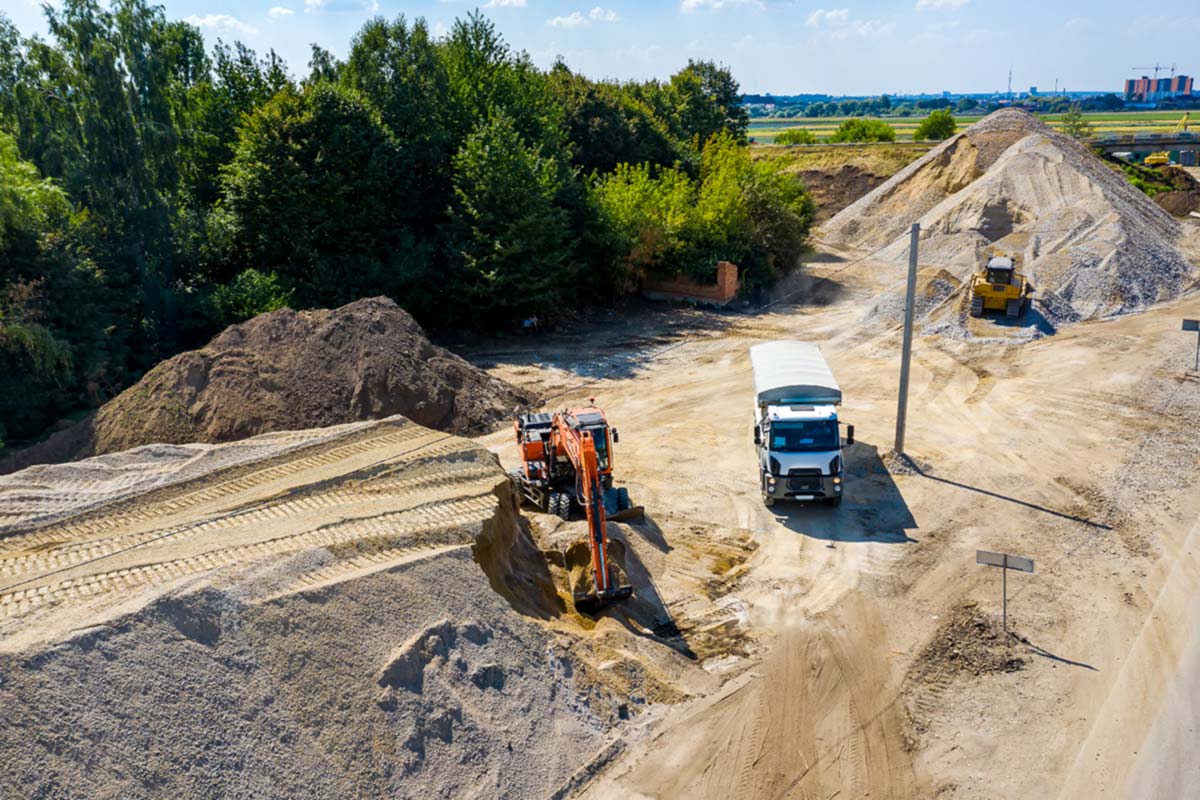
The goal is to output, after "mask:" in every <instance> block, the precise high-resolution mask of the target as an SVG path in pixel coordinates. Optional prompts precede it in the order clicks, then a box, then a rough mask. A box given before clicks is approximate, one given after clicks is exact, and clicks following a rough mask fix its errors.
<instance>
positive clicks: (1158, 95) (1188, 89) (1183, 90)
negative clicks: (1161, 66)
mask: <svg viewBox="0 0 1200 800" xmlns="http://www.w3.org/2000/svg"><path fill="white" fill-rule="evenodd" d="M1191 96H1192V79H1191V78H1190V77H1188V76H1187V75H1176V76H1175V77H1173V78H1150V77H1147V76H1145V75H1143V76H1142V77H1141V78H1138V79H1136V80H1128V81H1125V100H1126V101H1128V102H1131V103H1155V102H1158V101H1159V100H1166V99H1167V98H1169V97H1191Z"/></svg>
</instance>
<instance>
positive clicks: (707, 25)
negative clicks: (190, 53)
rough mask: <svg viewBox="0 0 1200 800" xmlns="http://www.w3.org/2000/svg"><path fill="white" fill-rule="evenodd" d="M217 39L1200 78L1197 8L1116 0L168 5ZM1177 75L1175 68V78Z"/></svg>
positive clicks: (832, 70)
mask: <svg viewBox="0 0 1200 800" xmlns="http://www.w3.org/2000/svg"><path fill="white" fill-rule="evenodd" d="M164 5H165V7H166V12H167V15H168V16H170V17H173V18H183V19H189V20H190V21H191V22H193V23H195V24H197V25H199V26H200V28H201V30H202V31H203V32H204V34H205V36H206V37H207V38H208V39H209V41H210V42H214V41H216V39H217V38H218V37H221V38H224V39H226V40H232V39H241V40H242V41H244V42H245V43H246V44H248V45H250V46H251V47H253V48H254V49H256V50H259V51H265V50H267V49H268V48H271V47H273V48H275V50H276V51H277V52H279V53H280V54H281V55H282V56H283V57H284V58H285V59H286V60H287V61H288V63H289V65H290V66H291V68H292V72H293V73H294V74H302V73H303V72H305V71H306V69H307V67H306V65H307V62H308V54H309V43H310V42H317V43H319V44H321V45H322V46H324V47H326V48H328V49H329V50H331V51H333V52H334V53H335V54H337V55H339V56H341V55H345V53H346V51H347V49H348V46H349V43H350V40H351V38H352V37H353V35H354V33H355V31H357V30H358V28H359V27H360V26H361V25H362V23H363V21H364V20H366V19H368V18H370V17H371V16H374V15H377V14H382V15H384V16H387V17H394V16H396V15H398V14H404V15H406V16H407V17H409V18H410V19H411V18H414V17H424V18H425V19H427V20H428V21H429V23H430V25H431V26H432V27H433V28H434V30H435V31H442V30H446V29H448V28H449V26H450V25H451V24H452V23H453V21H454V19H455V17H458V16H463V15H465V14H466V13H468V12H469V11H470V10H472V9H473V8H476V7H477V6H478V7H482V9H483V11H484V13H485V14H487V15H488V16H489V17H490V18H491V19H493V20H494V21H495V22H496V24H497V26H498V27H499V29H500V30H501V31H502V32H503V34H504V35H505V37H506V38H507V39H508V41H509V43H510V44H512V45H513V46H514V47H515V48H517V49H521V50H525V51H527V52H528V53H529V54H530V55H531V56H532V57H533V59H534V60H535V61H536V62H537V63H538V64H540V65H542V66H548V65H550V64H551V63H553V61H554V58H555V56H557V55H561V56H563V57H564V58H565V59H566V61H567V63H568V64H569V65H570V66H571V67H572V68H573V69H575V70H576V71H579V72H583V73H584V74H586V75H589V76H592V77H598V78H599V77H608V78H620V79H631V78H633V79H644V78H651V77H659V78H662V77H666V76H667V75H669V74H670V73H671V72H673V71H675V70H676V69H678V68H679V67H680V66H682V65H683V64H685V63H686V62H687V59H688V58H689V57H690V58H706V59H713V60H716V61H719V62H722V63H724V64H727V65H728V66H730V67H731V68H732V69H733V72H734V75H735V76H736V77H737V78H738V80H739V81H740V82H741V84H742V88H743V90H744V91H749V92H767V91H769V92H774V93H776V94H789V93H799V92H828V93H832V94H877V93H881V92H893V93H900V92H916V91H943V90H947V91H980V92H983V91H993V90H1004V89H1005V84H1006V82H1007V79H1008V70H1009V66H1010V64H1011V66H1012V69H1013V86H1014V88H1016V89H1027V88H1028V87H1029V86H1031V85H1036V86H1038V87H1039V89H1040V90H1042V91H1049V90H1051V89H1053V87H1054V85H1055V81H1056V80H1057V81H1058V84H1059V86H1060V87H1065V88H1067V89H1080V90H1082V89H1112V90H1113V91H1118V90H1119V89H1120V88H1121V86H1122V82H1123V81H1124V80H1125V79H1126V78H1127V77H1134V73H1133V70H1132V69H1131V68H1132V67H1135V66H1136V67H1141V66H1144V65H1148V64H1149V65H1153V64H1155V63H1163V64H1167V65H1170V64H1172V63H1177V64H1178V67H1179V71H1180V72H1184V73H1187V74H1189V75H1195V74H1197V73H1200V47H1198V46H1197V44H1196V43H1197V34H1198V32H1200V3H1198V2H1197V1H1196V0H1186V2H1185V1H1183V0H1167V1H1166V2H1158V3H1156V4H1154V6H1153V9H1152V10H1151V9H1146V8H1145V6H1143V5H1142V4H1137V3H1132V2H1127V1H1126V2H1109V1H1108V0H1091V1H1090V2H1085V1H1084V0H1065V1H1059V0H1054V1H1051V2H1048V1H1047V0H1041V2H1034V1H1033V0H1007V1H1005V0H876V1H875V2H847V1H846V0H817V1H816V2H812V1H803V0H662V1H661V2H657V1H655V0H642V1H641V2H637V0H471V1H470V2H468V0H422V1H421V2H400V1H399V0H167V2H166V3H165V4H164ZM0 7H3V9H4V12H5V13H6V14H8V16H9V17H10V18H11V19H12V20H13V22H14V23H16V25H17V27H18V28H20V29H21V31H22V32H23V33H29V32H44V30H45V24H44V22H43V20H42V18H41V11H40V8H39V5H38V3H37V2H35V0H0ZM1164 74H1165V73H1164Z"/></svg>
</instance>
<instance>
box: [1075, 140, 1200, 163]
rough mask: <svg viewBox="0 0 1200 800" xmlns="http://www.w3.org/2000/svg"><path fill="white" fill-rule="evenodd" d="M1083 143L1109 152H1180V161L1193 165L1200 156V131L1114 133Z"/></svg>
mask: <svg viewBox="0 0 1200 800" xmlns="http://www.w3.org/2000/svg"><path fill="white" fill-rule="evenodd" d="M1083 143H1084V144H1086V145H1087V146H1089V147H1094V148H1095V149H1097V150H1100V151H1102V152H1105V153H1109V154H1112V153H1138V154H1144V153H1159V152H1164V151H1165V152H1178V153H1179V155H1180V163H1183V164H1187V165H1188V166H1193V167H1194V166H1196V164H1197V158H1198V157H1200V133H1133V134H1112V135H1109V136H1095V137H1092V138H1090V139H1084V140H1083ZM1189 161H1190V164H1189V163H1188V162H1189Z"/></svg>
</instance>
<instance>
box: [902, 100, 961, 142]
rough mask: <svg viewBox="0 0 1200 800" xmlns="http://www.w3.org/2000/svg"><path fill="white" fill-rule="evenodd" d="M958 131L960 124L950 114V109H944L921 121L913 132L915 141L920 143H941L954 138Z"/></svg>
mask: <svg viewBox="0 0 1200 800" xmlns="http://www.w3.org/2000/svg"><path fill="white" fill-rule="evenodd" d="M957 129H958V123H956V122H955V121H954V115H953V114H951V113H950V109H948V108H944V109H942V110H941V111H934V112H932V113H931V114H930V115H929V116H928V117H926V118H925V119H923V120H921V123H920V124H919V125H917V128H916V130H914V131H913V139H914V140H915V141H918V142H940V141H942V140H943V139H949V138H950V137H951V136H953V135H954V131H956V130H957Z"/></svg>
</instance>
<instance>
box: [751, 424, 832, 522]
mask: <svg viewBox="0 0 1200 800" xmlns="http://www.w3.org/2000/svg"><path fill="white" fill-rule="evenodd" d="M839 424H840V423H839V422H838V416H837V409H836V408H834V407H833V406H829V405H826V406H803V405H789V406H768V407H767V409H766V413H765V414H763V415H762V417H761V418H760V422H759V425H758V428H757V430H756V431H755V437H754V438H755V443H756V444H757V445H758V455H759V467H760V471H761V473H762V492H763V502H764V503H765V504H766V505H768V506H770V505H774V503H775V501H776V500H806V501H821V502H825V503H829V504H831V505H839V504H840V503H841V502H842V491H843V482H842V472H843V469H844V466H845V462H844V459H843V458H842V435H841V429H840V427H839ZM847 444H853V431H851V432H850V438H849V440H848V442H847Z"/></svg>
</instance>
